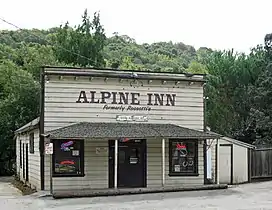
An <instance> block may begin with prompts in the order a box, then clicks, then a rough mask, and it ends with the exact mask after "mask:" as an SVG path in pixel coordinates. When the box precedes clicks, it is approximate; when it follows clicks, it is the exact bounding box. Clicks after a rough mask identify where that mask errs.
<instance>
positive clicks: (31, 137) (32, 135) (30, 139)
mask: <svg viewBox="0 0 272 210" xmlns="http://www.w3.org/2000/svg"><path fill="white" fill-rule="evenodd" d="M29 153H31V154H34V133H30V134H29Z"/></svg>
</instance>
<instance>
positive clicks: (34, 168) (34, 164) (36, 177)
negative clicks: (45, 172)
mask: <svg viewBox="0 0 272 210" xmlns="http://www.w3.org/2000/svg"><path fill="white" fill-rule="evenodd" d="M31 132H34V154H31V153H30V152H29V151H30V150H29V149H30V145H29V135H30V133H31ZM31 132H28V133H23V134H20V135H18V136H17V138H16V156H17V158H16V160H17V164H16V165H17V175H18V176H19V177H20V179H21V180H22V181H25V179H24V178H23V171H22V170H23V167H22V168H20V140H21V141H22V150H23V144H28V151H26V149H25V148H26V147H25V146H24V153H25V154H26V152H28V170H29V181H28V184H29V185H30V186H31V187H32V188H35V189H37V190H39V189H40V152H39V140H40V139H39V135H40V134H39V129H35V130H33V131H31ZM22 154H23V151H22ZM25 157H26V156H25V155H24V159H23V155H22V163H23V164H25V165H26V159H25ZM25 170H26V167H25Z"/></svg>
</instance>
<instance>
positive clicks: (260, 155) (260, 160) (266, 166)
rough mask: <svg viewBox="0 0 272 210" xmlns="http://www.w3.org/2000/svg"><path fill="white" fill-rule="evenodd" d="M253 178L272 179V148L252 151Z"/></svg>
mask: <svg viewBox="0 0 272 210" xmlns="http://www.w3.org/2000/svg"><path fill="white" fill-rule="evenodd" d="M251 178H252V179H254V178H255V179H258V178H272V148H263V149H256V150H252V153H251Z"/></svg>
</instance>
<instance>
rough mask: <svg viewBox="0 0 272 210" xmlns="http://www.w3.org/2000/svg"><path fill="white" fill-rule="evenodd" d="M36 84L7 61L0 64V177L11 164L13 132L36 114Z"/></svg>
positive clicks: (6, 171) (37, 96) (37, 92)
mask: <svg viewBox="0 0 272 210" xmlns="http://www.w3.org/2000/svg"><path fill="white" fill-rule="evenodd" d="M38 107H39V85H38V83H37V82H35V81H34V79H33V78H32V76H31V74H29V73H27V72H26V71H24V70H22V69H21V68H19V67H18V66H17V65H16V64H14V63H13V62H12V61H9V60H1V61H0V116H1V118H0V139H1V141H0V148H1V149H0V160H1V161H0V175H3V174H7V173H10V170H11V169H10V168H9V167H7V166H10V164H9V163H10V162H11V161H15V158H14V157H15V151H14V149H15V147H14V142H13V140H12V139H13V136H14V131H15V130H16V129H17V128H19V127H20V126H22V125H24V124H25V123H27V122H28V121H30V120H32V119H34V118H35V117H36V116H37V114H38Z"/></svg>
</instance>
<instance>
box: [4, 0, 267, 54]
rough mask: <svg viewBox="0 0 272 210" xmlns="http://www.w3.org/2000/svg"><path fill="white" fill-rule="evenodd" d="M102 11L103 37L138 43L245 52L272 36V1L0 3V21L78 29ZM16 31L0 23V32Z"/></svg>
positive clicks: (20, 0) (35, 0) (10, 0)
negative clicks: (85, 17) (83, 19)
mask: <svg viewBox="0 0 272 210" xmlns="http://www.w3.org/2000/svg"><path fill="white" fill-rule="evenodd" d="M85 8H86V9H88V12H89V14H90V16H92V14H93V13H94V12H96V11H98V12H100V15H101V23H102V24H103V26H104V28H105V30H106V34H107V36H111V35H112V34H113V32H118V33H119V34H122V35H128V36H130V37H132V38H134V39H136V41H137V43H144V42H146V43H152V42H158V41H173V42H183V43H185V44H188V45H192V46H194V47H195V48H199V47H210V48H212V49H219V50H223V49H231V48H234V49H235V50H236V51H239V52H246V53H247V52H249V50H250V48H251V47H254V46H256V45H257V44H263V40H264V36H265V34H267V33H272V28H270V26H271V18H270V14H271V8H272V0H156V1H155V0H145V1H144V0H137V1H131V0H96V1H95V0H0V17H1V18H4V19H5V20H7V21H9V22H11V23H13V24H15V25H17V26H19V27H20V28H28V29H31V28H39V29H48V28H50V27H56V26H59V25H60V24H63V23H65V22H66V21H69V23H70V24H71V25H77V24H79V23H80V21H81V15H82V14H83V12H84V9H85ZM3 29H14V27H12V26H10V25H8V24H6V23H4V22H2V21H0V30H3Z"/></svg>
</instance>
